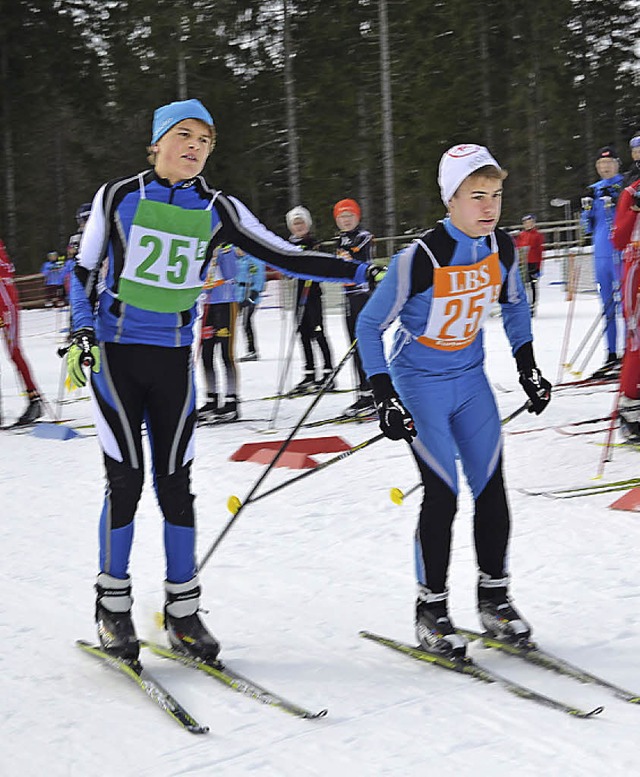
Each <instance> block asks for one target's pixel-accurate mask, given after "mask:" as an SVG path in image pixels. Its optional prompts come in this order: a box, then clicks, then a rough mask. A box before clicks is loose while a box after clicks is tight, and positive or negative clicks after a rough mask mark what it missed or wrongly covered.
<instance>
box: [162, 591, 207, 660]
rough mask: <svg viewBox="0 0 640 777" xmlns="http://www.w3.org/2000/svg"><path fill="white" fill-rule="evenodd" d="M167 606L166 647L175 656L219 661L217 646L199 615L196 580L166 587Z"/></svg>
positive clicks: (165, 620) (165, 615)
mask: <svg viewBox="0 0 640 777" xmlns="http://www.w3.org/2000/svg"><path fill="white" fill-rule="evenodd" d="M165 590H166V593H167V602H166V604H165V607H164V627H165V629H166V630H167V637H168V638H169V644H170V645H171V647H172V648H173V649H174V650H176V651H177V652H178V653H184V654H185V655H187V656H191V658H196V659H198V660H200V661H208V662H210V663H213V662H214V661H215V660H216V659H217V658H218V653H219V652H220V643H219V642H218V640H217V639H216V638H215V637H214V636H213V634H211V633H210V632H209V631H208V630H207V627H206V626H205V625H204V623H203V622H202V621H201V620H200V616H199V615H198V607H199V605H200V586H199V585H198V578H197V577H193V578H191V580H187V582H186V583H169V582H168V581H167V582H166V583H165Z"/></svg>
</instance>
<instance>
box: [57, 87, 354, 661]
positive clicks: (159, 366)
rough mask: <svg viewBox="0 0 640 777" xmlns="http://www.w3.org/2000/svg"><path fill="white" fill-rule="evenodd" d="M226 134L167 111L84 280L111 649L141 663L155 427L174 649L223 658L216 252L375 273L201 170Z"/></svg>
mask: <svg viewBox="0 0 640 777" xmlns="http://www.w3.org/2000/svg"><path fill="white" fill-rule="evenodd" d="M215 139H216V131H215V125H214V121H213V118H212V116H211V114H210V113H209V111H208V110H207V109H206V108H205V107H204V105H203V104H202V103H201V102H200V101H199V100H193V99H191V100H180V101H177V102H172V103H169V104H168V105H163V106H162V107H160V108H158V109H157V110H156V111H155V113H154V116H153V127H152V133H151V144H150V146H149V148H148V154H149V157H148V158H149V161H150V162H151V167H150V168H148V169H146V170H142V171H141V172H137V173H134V174H132V175H127V176H124V177H122V178H117V179H115V180H111V181H108V182H107V183H105V184H103V185H102V186H101V187H100V188H99V189H98V191H97V193H96V195H95V196H94V198H93V202H92V204H91V214H90V216H89V219H88V221H87V224H86V226H85V229H84V234H83V238H82V243H81V247H80V251H79V254H78V258H77V264H76V268H75V273H74V276H73V278H72V286H71V302H72V331H73V335H72V342H71V346H70V348H69V351H68V374H69V378H70V380H71V382H72V383H73V384H75V385H76V386H83V385H85V384H86V381H87V378H86V375H85V373H84V371H83V367H90V373H89V374H90V376H91V388H92V399H93V409H94V415H95V419H96V428H97V431H98V439H99V441H100V445H101V447H102V451H103V456H104V466H105V471H106V481H107V485H106V490H105V498H104V504H103V507H102V512H101V515H100V530H99V535H100V558H99V565H100V571H99V574H98V578H97V582H96V591H97V601H96V622H97V627H98V635H99V638H100V642H101V644H102V646H103V648H104V649H105V650H107V651H109V652H111V653H112V654H113V655H116V656H119V657H121V658H124V659H126V660H129V661H133V660H136V659H137V656H138V652H139V642H138V638H137V635H136V632H135V628H134V625H133V621H132V617H131V608H132V603H133V599H132V596H131V590H132V589H131V577H130V575H129V557H130V553H131V547H132V542H133V524H134V516H135V513H136V508H137V505H138V501H139V499H140V495H141V492H142V485H143V477H144V461H143V447H142V425H143V423H144V424H145V425H146V428H147V431H148V439H149V445H150V449H151V450H150V454H151V462H152V470H153V485H154V488H155V492H156V496H157V500H158V504H159V506H160V510H161V512H162V514H163V517H164V545H165V554H166V580H165V595H166V599H165V602H166V603H165V628H166V630H167V634H168V639H169V642H170V644H171V645H172V647H173V648H175V649H177V650H179V651H182V652H184V653H187V654H189V655H191V656H194V657H198V658H200V659H203V660H209V661H214V660H215V659H216V657H217V655H218V651H219V649H220V646H219V644H218V641H217V640H216V638H215V637H214V636H213V635H212V634H211V633H210V632H209V630H208V629H207V627H206V626H205V624H204V623H203V622H202V620H201V619H200V616H199V615H198V611H199V608H200V583H199V580H198V575H197V571H198V568H197V564H196V554H195V541H196V533H195V513H194V508H193V501H194V498H193V495H192V493H191V489H190V480H191V463H192V461H193V456H194V427H195V421H196V407H195V398H196V392H195V384H194V376H193V367H192V365H193V359H192V354H191V346H192V342H193V326H194V323H195V320H196V317H197V305H196V302H197V299H198V296H199V295H200V292H201V289H202V286H203V283H204V279H205V277H206V274H207V270H208V266H209V263H210V259H211V256H212V254H213V252H214V250H215V248H216V247H217V246H219V245H222V244H226V243H231V244H233V245H236V246H238V247H239V248H241V249H242V250H243V251H246V252H247V253H249V254H251V255H252V256H255V257H257V258H259V259H262V260H263V261H265V262H267V263H268V264H270V265H272V266H274V267H277V268H279V269H280V270H282V271H283V272H285V273H287V274H289V275H292V276H296V277H304V278H309V279H311V280H334V281H336V282H340V283H345V282H350V281H353V282H355V283H362V282H363V281H364V279H365V277H366V266H365V265H364V264H359V263H357V262H347V261H342V260H340V259H338V258H337V257H335V256H333V255H331V254H324V253H320V252H316V251H303V250H302V249H300V248H298V247H296V246H293V245H291V244H290V243H289V242H287V241H286V240H283V239H282V238H279V237H278V236H276V235H274V234H273V233H272V232H269V231H268V230H267V229H266V228H265V227H264V226H263V225H262V224H261V223H260V222H259V221H258V219H257V218H256V217H255V216H254V215H253V214H252V213H251V212H250V211H249V209H248V208H247V207H246V206H245V205H243V203H241V202H240V201H239V200H237V199H235V198H234V197H228V196H226V195H224V194H223V193H222V192H220V191H218V190H216V189H214V188H213V187H211V186H210V185H209V184H208V183H207V181H206V180H205V178H204V177H203V176H202V170H203V168H204V166H205V163H206V161H207V159H208V157H209V154H210V153H211V152H212V151H213V148H214V146H215ZM98 280H99V281H100V282H99V283H98Z"/></svg>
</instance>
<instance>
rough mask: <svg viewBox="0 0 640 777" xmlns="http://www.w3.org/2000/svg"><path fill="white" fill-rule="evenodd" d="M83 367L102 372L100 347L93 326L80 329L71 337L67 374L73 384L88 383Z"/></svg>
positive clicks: (79, 385) (83, 384) (82, 384)
mask: <svg viewBox="0 0 640 777" xmlns="http://www.w3.org/2000/svg"><path fill="white" fill-rule="evenodd" d="M83 367H90V368H91V369H92V371H93V372H100V349H99V347H98V345H97V343H96V336H95V332H94V331H93V329H92V328H91V327H83V328H82V329H78V330H77V331H76V332H74V333H73V335H72V338H71V345H70V346H69V350H68V351H67V375H68V376H69V381H70V382H71V385H72V386H75V387H77V388H82V387H83V386H86V385H87V378H86V376H85V374H84V370H83V369H82V368H83Z"/></svg>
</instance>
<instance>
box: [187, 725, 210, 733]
mask: <svg viewBox="0 0 640 777" xmlns="http://www.w3.org/2000/svg"><path fill="white" fill-rule="evenodd" d="M185 728H186V729H187V731H188V732H189V733H191V734H208V733H209V730H210V729H209V726H199V725H185Z"/></svg>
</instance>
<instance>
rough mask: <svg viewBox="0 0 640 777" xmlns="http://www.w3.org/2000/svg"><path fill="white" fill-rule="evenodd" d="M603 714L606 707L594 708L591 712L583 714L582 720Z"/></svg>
mask: <svg viewBox="0 0 640 777" xmlns="http://www.w3.org/2000/svg"><path fill="white" fill-rule="evenodd" d="M601 712H604V707H594V708H593V709H592V710H590V711H589V712H583V713H582V714H581V715H580V717H581V718H593V717H594V716H595V715H599V714H600V713H601Z"/></svg>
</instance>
